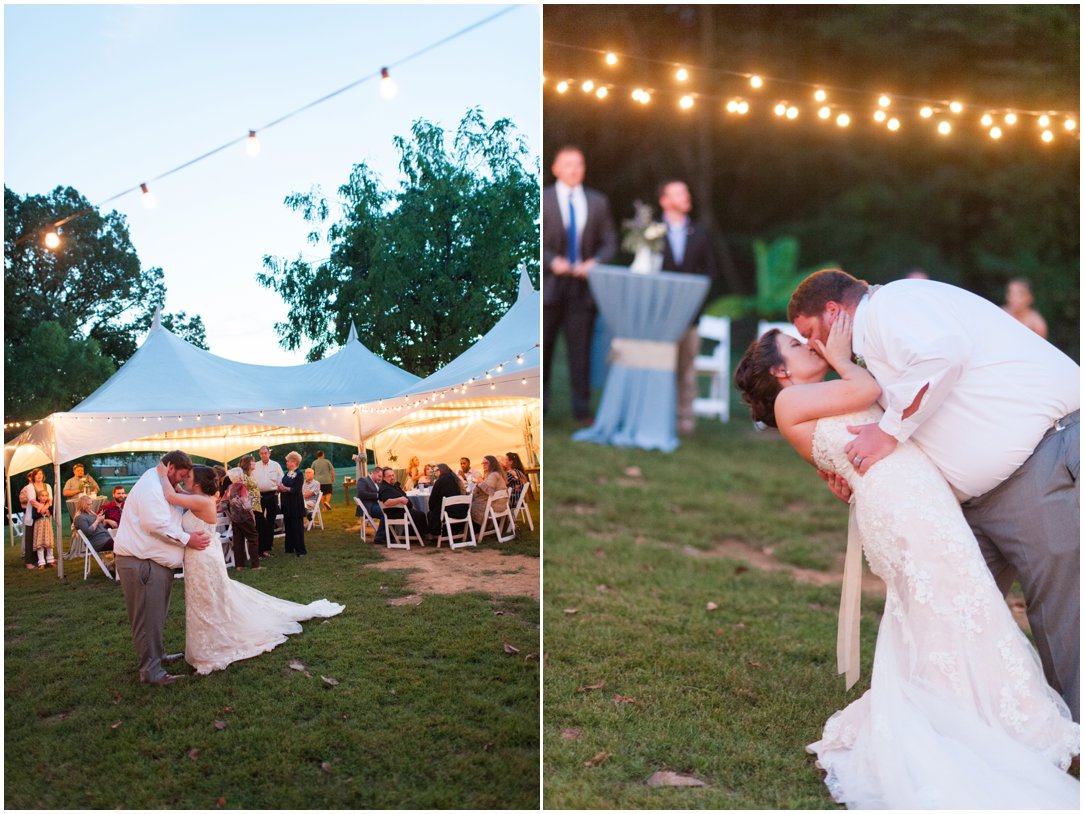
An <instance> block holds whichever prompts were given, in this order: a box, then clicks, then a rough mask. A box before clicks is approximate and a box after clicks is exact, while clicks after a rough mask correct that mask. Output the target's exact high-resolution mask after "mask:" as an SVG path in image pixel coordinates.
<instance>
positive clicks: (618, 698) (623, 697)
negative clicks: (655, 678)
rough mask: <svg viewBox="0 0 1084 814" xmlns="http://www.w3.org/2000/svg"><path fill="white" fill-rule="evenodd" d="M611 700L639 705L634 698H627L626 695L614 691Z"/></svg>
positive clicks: (617, 702)
mask: <svg viewBox="0 0 1084 814" xmlns="http://www.w3.org/2000/svg"><path fill="white" fill-rule="evenodd" d="M613 702H614V703H615V704H636V705H639V703H640V702H639V701H637V700H636V699H635V698H629V697H628V696H627V695H619V694H617V693H614V697H613Z"/></svg>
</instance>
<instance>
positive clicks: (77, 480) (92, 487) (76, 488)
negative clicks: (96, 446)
mask: <svg viewBox="0 0 1084 814" xmlns="http://www.w3.org/2000/svg"><path fill="white" fill-rule="evenodd" d="M82 494H88V495H96V494H98V481H96V480H94V478H92V477H91V476H90V475H88V474H86V470H85V469H84V468H83V465H82V464H76V465H75V466H73V467H72V476H71V477H70V478H68V479H67V480H66V481H65V482H64V490H63V495H64V497H67V498H71V497H75V496H76V495H82Z"/></svg>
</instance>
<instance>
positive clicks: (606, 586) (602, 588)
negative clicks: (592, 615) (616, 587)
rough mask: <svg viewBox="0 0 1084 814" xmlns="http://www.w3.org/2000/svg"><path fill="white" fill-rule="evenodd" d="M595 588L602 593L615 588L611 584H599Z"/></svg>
mask: <svg viewBox="0 0 1084 814" xmlns="http://www.w3.org/2000/svg"><path fill="white" fill-rule="evenodd" d="M595 590H596V591H598V592H599V593H600V594H604V593H606V592H607V591H612V590H613V588H611V587H610V586H609V585H599V586H598V587H596V588H595Z"/></svg>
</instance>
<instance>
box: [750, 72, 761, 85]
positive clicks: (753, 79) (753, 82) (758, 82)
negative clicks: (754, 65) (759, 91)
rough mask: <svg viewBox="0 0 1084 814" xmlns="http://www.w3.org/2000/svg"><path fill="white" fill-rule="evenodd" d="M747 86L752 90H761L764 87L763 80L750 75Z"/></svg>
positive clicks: (756, 75)
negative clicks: (752, 88) (751, 87)
mask: <svg viewBox="0 0 1084 814" xmlns="http://www.w3.org/2000/svg"><path fill="white" fill-rule="evenodd" d="M749 84H750V85H752V86H753V87H754V88H762V87H764V80H763V79H761V78H760V76H759V75H758V74H752V75H750V77H749Z"/></svg>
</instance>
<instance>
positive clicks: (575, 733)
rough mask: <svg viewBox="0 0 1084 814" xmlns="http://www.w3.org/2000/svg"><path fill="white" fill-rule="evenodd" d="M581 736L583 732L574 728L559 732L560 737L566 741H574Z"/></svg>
mask: <svg viewBox="0 0 1084 814" xmlns="http://www.w3.org/2000/svg"><path fill="white" fill-rule="evenodd" d="M582 734H583V730H582V729H576V728H575V727H570V728H569V729H562V730H561V737H562V738H564V739H565V740H566V741H574V740H576V738H578V737H580V735H582Z"/></svg>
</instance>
